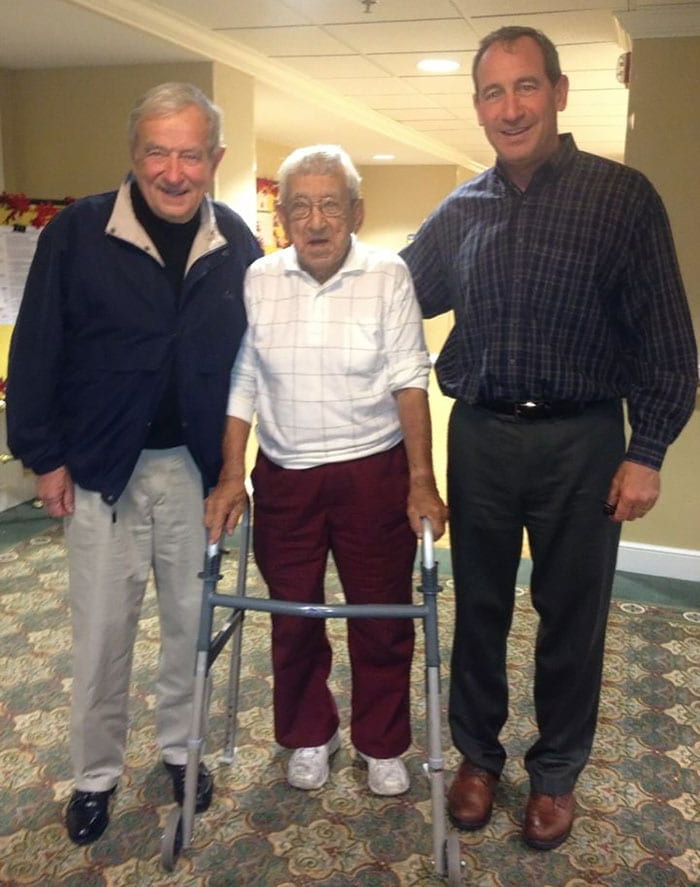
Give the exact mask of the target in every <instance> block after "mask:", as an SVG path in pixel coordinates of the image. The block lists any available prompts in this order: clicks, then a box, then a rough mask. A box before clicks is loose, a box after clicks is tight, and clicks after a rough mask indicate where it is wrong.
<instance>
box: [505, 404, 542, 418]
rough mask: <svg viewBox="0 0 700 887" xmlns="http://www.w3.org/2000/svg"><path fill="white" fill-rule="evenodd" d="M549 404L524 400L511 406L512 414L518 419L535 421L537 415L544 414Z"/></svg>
mask: <svg viewBox="0 0 700 887" xmlns="http://www.w3.org/2000/svg"><path fill="white" fill-rule="evenodd" d="M548 407H549V404H547V403H535V401H533V400H526V401H523V402H521V403H515V404H514V405H513V413H514V414H515V416H516V417H517V418H518V419H535V418H537V416H538V415H542V413H543V412H544V413H545V414H546V412H547V408H548Z"/></svg>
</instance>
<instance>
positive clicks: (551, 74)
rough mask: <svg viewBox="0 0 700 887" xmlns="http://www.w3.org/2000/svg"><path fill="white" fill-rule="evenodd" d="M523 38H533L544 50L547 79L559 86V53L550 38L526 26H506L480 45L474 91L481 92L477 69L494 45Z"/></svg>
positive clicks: (475, 67)
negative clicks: (485, 54) (487, 51)
mask: <svg viewBox="0 0 700 887" xmlns="http://www.w3.org/2000/svg"><path fill="white" fill-rule="evenodd" d="M521 37H531V38H532V39H533V40H534V41H535V43H536V44H537V45H538V46H539V48H540V49H541V50H542V55H543V56H544V70H545V74H546V75H547V79H548V80H549V82H550V83H551V84H552V86H556V85H557V83H558V82H559V80H560V78H561V66H560V65H559V53H558V52H557V48H556V46H555V45H554V44H553V43H552V41H551V40H550V39H549V37H547V35H546V34H543V33H542V31H538V30H536V29H535V28H527V27H525V26H524V25H506V26H505V27H503V28H499V29H498V30H497V31H492V32H491V33H490V34H487V35H486V36H485V37H484V38H483V39H482V40H481V42H480V43H479V48H478V50H477V52H476V55H475V56H474V60H473V62H472V80H473V81H474V91H475V92H476V93H477V94H478V92H479V84H478V82H477V79H476V69H477V68H478V67H479V62H480V61H481V58H482V56H483V55H484V53H485V52H486V50H487V49H488V48H489V47H490V46H493V44H494V43H514V42H515V41H516V40H520V38H521Z"/></svg>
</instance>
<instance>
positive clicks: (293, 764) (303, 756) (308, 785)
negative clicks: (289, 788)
mask: <svg viewBox="0 0 700 887" xmlns="http://www.w3.org/2000/svg"><path fill="white" fill-rule="evenodd" d="M339 748H340V736H339V735H338V732H337V731H336V732H335V733H334V734H333V736H331V738H330V739H329V740H328V742H327V743H326V744H325V745H314V746H312V747H311V748H298V749H296V750H295V751H294V752H293V754H292V756H291V758H290V759H289V763H288V764H287V782H288V783H289V784H290V785H293V786H294V788H303V789H305V790H307V791H308V790H309V789H312V788H321V786H322V785H323V784H324V782H325V781H326V780H327V779H328V759H329V758H330V756H331V755H332V754H335V752H337V751H338V749H339Z"/></svg>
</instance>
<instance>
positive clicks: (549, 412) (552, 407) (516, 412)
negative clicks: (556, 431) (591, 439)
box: [476, 400, 588, 419]
mask: <svg viewBox="0 0 700 887" xmlns="http://www.w3.org/2000/svg"><path fill="white" fill-rule="evenodd" d="M476 406H477V407H480V408H481V409H483V410H489V412H491V413H500V414H501V415H503V416H515V418H516V419H560V418H563V417H564V416H578V415H579V414H580V413H582V412H583V411H584V410H585V409H586V407H587V406H588V403H586V402H585V401H583V402H581V401H574V400H554V401H546V400H485V401H484V400H481V401H477V403H476Z"/></svg>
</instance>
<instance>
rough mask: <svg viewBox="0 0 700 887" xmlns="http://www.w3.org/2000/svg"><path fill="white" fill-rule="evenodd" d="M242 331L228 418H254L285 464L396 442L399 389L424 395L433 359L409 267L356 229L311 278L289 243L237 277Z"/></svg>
mask: <svg viewBox="0 0 700 887" xmlns="http://www.w3.org/2000/svg"><path fill="white" fill-rule="evenodd" d="M245 304H246V310H247V313H248V329H247V332H246V334H245V337H244V339H243V343H242V345H241V348H240V351H239V353H238V358H237V360H236V363H235V365H234V367H233V370H232V373H231V390H230V394H229V402H228V410H227V412H228V414H229V415H230V416H236V417H238V418H240V419H243V420H245V421H246V422H251V423H252V421H253V414H254V413H257V420H258V421H257V436H258V442H259V444H260V447H261V449H262V451H263V452H264V453H265V455H266V456H267V457H268V458H269V459H271V460H272V461H273V462H274V463H275V464H277V465H280V466H281V467H283V468H295V469H301V468H311V467H313V466H315V465H322V464H325V463H327V462H342V461H347V460H348V459H358V458H361V457H363V456H369V455H372V454H373V453H381V452H383V451H385V450H388V449H390V448H391V447H393V446H394V445H395V444H397V443H398V442H399V441H400V440H401V437H402V435H401V428H400V425H399V419H398V413H397V409H396V401H395V399H394V397H393V395H392V392H395V391H398V390H399V389H401V388H421V389H423V390H427V388H428V375H429V372H430V358H429V356H428V352H427V349H426V347H425V340H424V337H423V326H422V322H421V313H420V309H419V307H418V303H417V301H416V297H415V293H414V290H413V283H412V281H411V276H410V274H409V271H408V269H407V267H406V265H405V264H404V262H403V260H402V259H400V258H399V257H398V256H397V255H395V254H394V253H391V252H388V251H386V250H379V249H374V248H372V247H368V246H366V245H364V244H362V243H360V242H359V241H358V240H357V239H356V238H355V236H354V235H353V238H352V245H351V248H350V252H349V253H348V256H347V259H346V260H345V264H344V265H343V267H342V268H341V269H340V271H338V272H337V273H336V274H335V275H334V276H333V277H332V278H331V279H330V280H327V281H326V282H325V283H323V284H319V283H318V282H317V281H316V280H314V278H313V277H311V275H309V274H307V273H306V272H305V271H302V270H301V269H300V267H299V264H298V261H297V256H296V250H295V249H294V247H289V248H287V249H285V250H280V251H278V252H275V253H272V254H270V255H268V256H265V257H264V258H262V259H258V261H257V262H254V263H253V264H252V265H251V266H250V267H249V268H248V271H247V274H246V279H245Z"/></svg>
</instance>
